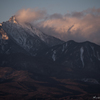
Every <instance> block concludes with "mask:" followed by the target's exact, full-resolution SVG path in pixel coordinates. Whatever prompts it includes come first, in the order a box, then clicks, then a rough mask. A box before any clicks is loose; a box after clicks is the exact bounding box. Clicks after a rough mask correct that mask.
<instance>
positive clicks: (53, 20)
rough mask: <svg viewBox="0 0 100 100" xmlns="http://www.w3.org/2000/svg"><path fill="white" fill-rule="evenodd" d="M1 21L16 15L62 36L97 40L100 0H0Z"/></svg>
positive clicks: (99, 39) (99, 33)
mask: <svg viewBox="0 0 100 100" xmlns="http://www.w3.org/2000/svg"><path fill="white" fill-rule="evenodd" d="M0 14H1V15H0V22H3V21H7V20H8V19H9V18H10V17H11V16H13V15H16V18H17V20H18V21H19V22H21V23H23V22H30V23H32V24H33V25H34V26H35V27H37V28H38V29H40V30H41V31H42V32H44V33H46V34H49V35H52V36H55V37H58V38H59V39H61V40H64V41H68V40H75V41H77V42H83V41H91V42H94V43H97V44H100V0H88V1H87V0H84V1H83V0H74V1H73V0H51V1H49V0H42V1H39V0H37V1H35V0H28V1H27V0H24V1H20V0H17V1H15V0H9V1H5V0H0Z"/></svg>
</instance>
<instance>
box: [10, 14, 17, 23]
mask: <svg viewBox="0 0 100 100" xmlns="http://www.w3.org/2000/svg"><path fill="white" fill-rule="evenodd" d="M9 22H12V23H16V24H17V23H18V22H17V20H16V16H15V15H14V16H12V17H11V18H10V19H9Z"/></svg>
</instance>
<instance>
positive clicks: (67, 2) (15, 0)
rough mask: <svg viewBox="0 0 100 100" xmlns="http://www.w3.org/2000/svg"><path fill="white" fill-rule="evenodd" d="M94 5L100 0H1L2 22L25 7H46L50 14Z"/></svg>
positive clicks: (78, 9) (96, 5)
mask: <svg viewBox="0 0 100 100" xmlns="http://www.w3.org/2000/svg"><path fill="white" fill-rule="evenodd" d="M93 7H95V8H99V7H100V0H0V22H2V21H7V20H8V19H9V18H10V17H11V16H12V15H14V14H15V13H16V12H17V11H18V10H20V9H23V8H25V9H27V8H39V9H45V10H46V11H47V12H48V13H49V14H53V13H60V14H66V13H69V12H73V11H83V10H86V9H88V8H93Z"/></svg>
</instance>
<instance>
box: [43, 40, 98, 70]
mask: <svg viewBox="0 0 100 100" xmlns="http://www.w3.org/2000/svg"><path fill="white" fill-rule="evenodd" d="M42 56H43V57H44V58H46V59H48V60H50V61H53V62H55V63H60V64H61V65H64V66H70V67H71V68H88V70H92V69H99V70H100V66H99V65H100V46H99V45H96V44H94V43H91V42H89V41H86V42H82V43H77V42H75V41H73V40H70V41H68V42H65V43H63V44H60V45H56V46H53V47H51V48H50V49H48V50H47V51H46V52H44V54H43V55H42Z"/></svg>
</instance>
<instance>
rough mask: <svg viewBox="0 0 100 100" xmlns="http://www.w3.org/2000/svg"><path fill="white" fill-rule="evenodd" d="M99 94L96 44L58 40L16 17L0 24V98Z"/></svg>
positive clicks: (60, 99)
mask: <svg viewBox="0 0 100 100" xmlns="http://www.w3.org/2000/svg"><path fill="white" fill-rule="evenodd" d="M99 97H100V46H99V45H97V44H94V43H91V42H89V41H85V42H80V43H78V42H75V41H73V40H70V41H67V42H64V41H61V40H59V39H57V38H55V37H52V36H49V35H46V34H45V33H43V32H41V31H40V30H39V29H37V28H35V27H34V26H33V25H31V24H30V23H20V22H18V20H17V19H16V16H13V17H11V18H10V19H9V21H6V22H3V23H1V24H0V100H92V99H96V98H99Z"/></svg>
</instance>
